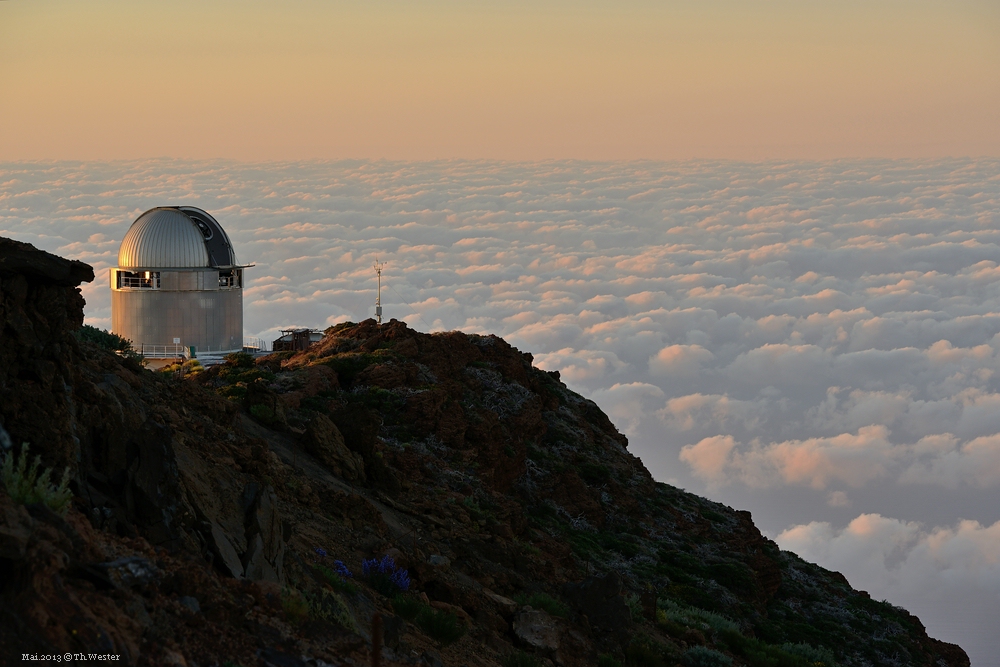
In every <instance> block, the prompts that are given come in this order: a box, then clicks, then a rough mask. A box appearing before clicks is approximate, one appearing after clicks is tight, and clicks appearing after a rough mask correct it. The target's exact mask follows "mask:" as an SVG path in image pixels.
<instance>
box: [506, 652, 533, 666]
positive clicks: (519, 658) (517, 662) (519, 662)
mask: <svg viewBox="0 0 1000 667" xmlns="http://www.w3.org/2000/svg"><path fill="white" fill-rule="evenodd" d="M500 664H502V665H503V667H542V661H541V660H539V659H538V658H536V657H535V656H533V655H531V654H530V653H525V652H524V651H516V652H515V653H508V654H507V657H505V658H504V659H503V662H502V663H500Z"/></svg>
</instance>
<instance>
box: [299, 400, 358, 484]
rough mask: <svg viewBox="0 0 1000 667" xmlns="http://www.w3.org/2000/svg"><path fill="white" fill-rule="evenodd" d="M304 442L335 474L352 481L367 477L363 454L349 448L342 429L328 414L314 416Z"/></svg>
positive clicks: (304, 436)
mask: <svg viewBox="0 0 1000 667" xmlns="http://www.w3.org/2000/svg"><path fill="white" fill-rule="evenodd" d="M302 444H303V445H304V446H305V448H306V451H308V452H309V453H310V454H312V455H313V456H315V457H316V459H318V460H319V462H320V463H322V464H323V465H324V466H326V467H327V468H328V469H329V470H330V472H332V473H333V474H334V475H336V476H338V477H342V478H344V479H346V480H348V481H351V482H356V481H363V480H364V479H365V462H364V459H363V458H362V457H361V454H358V453H357V452H352V451H351V450H350V449H348V448H347V445H346V444H345V442H344V436H343V434H342V433H341V432H340V429H338V428H337V425H336V424H334V423H333V421H331V420H330V418H329V417H327V416H326V415H323V414H317V415H316V416H315V417H313V418H312V420H311V421H310V422H309V424H308V426H306V432H305V434H304V435H303V436H302Z"/></svg>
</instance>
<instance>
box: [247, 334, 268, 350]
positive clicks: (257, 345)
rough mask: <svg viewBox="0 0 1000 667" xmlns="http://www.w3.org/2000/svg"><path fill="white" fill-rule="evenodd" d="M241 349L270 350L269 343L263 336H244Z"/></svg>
mask: <svg viewBox="0 0 1000 667" xmlns="http://www.w3.org/2000/svg"><path fill="white" fill-rule="evenodd" d="M243 349H244V350H245V351H247V352H270V351H271V344H270V343H269V342H268V341H266V340H264V339H263V338H254V337H251V336H244V337H243Z"/></svg>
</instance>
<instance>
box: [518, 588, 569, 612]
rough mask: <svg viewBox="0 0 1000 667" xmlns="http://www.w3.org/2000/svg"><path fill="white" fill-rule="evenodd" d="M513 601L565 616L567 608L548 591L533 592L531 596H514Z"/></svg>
mask: <svg viewBox="0 0 1000 667" xmlns="http://www.w3.org/2000/svg"><path fill="white" fill-rule="evenodd" d="M514 601H515V602H517V603H518V604H520V605H528V606H530V607H534V608H535V609H544V610H545V611H546V612H548V613H549V614H551V615H552V616H563V617H565V616H567V615H569V608H568V607H567V606H566V605H564V604H563V603H562V602H560V601H559V600H557V599H555V598H554V597H552V596H551V595H549V594H548V593H535V594H534V595H532V596H531V597H528V596H525V595H517V596H514Z"/></svg>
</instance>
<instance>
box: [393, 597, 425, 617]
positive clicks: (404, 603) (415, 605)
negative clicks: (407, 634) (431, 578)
mask: <svg viewBox="0 0 1000 667" xmlns="http://www.w3.org/2000/svg"><path fill="white" fill-rule="evenodd" d="M426 608H427V605H425V604H424V603H423V602H421V601H420V600H418V599H417V598H415V597H412V596H409V595H397V596H396V597H394V598H393V599H392V610H393V611H394V612H396V613H397V614H399V615H400V616H402V617H403V618H405V619H406V620H408V621H412V620H413V619H415V618H416V617H417V615H418V614H420V612H421V610H423V609H426Z"/></svg>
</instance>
